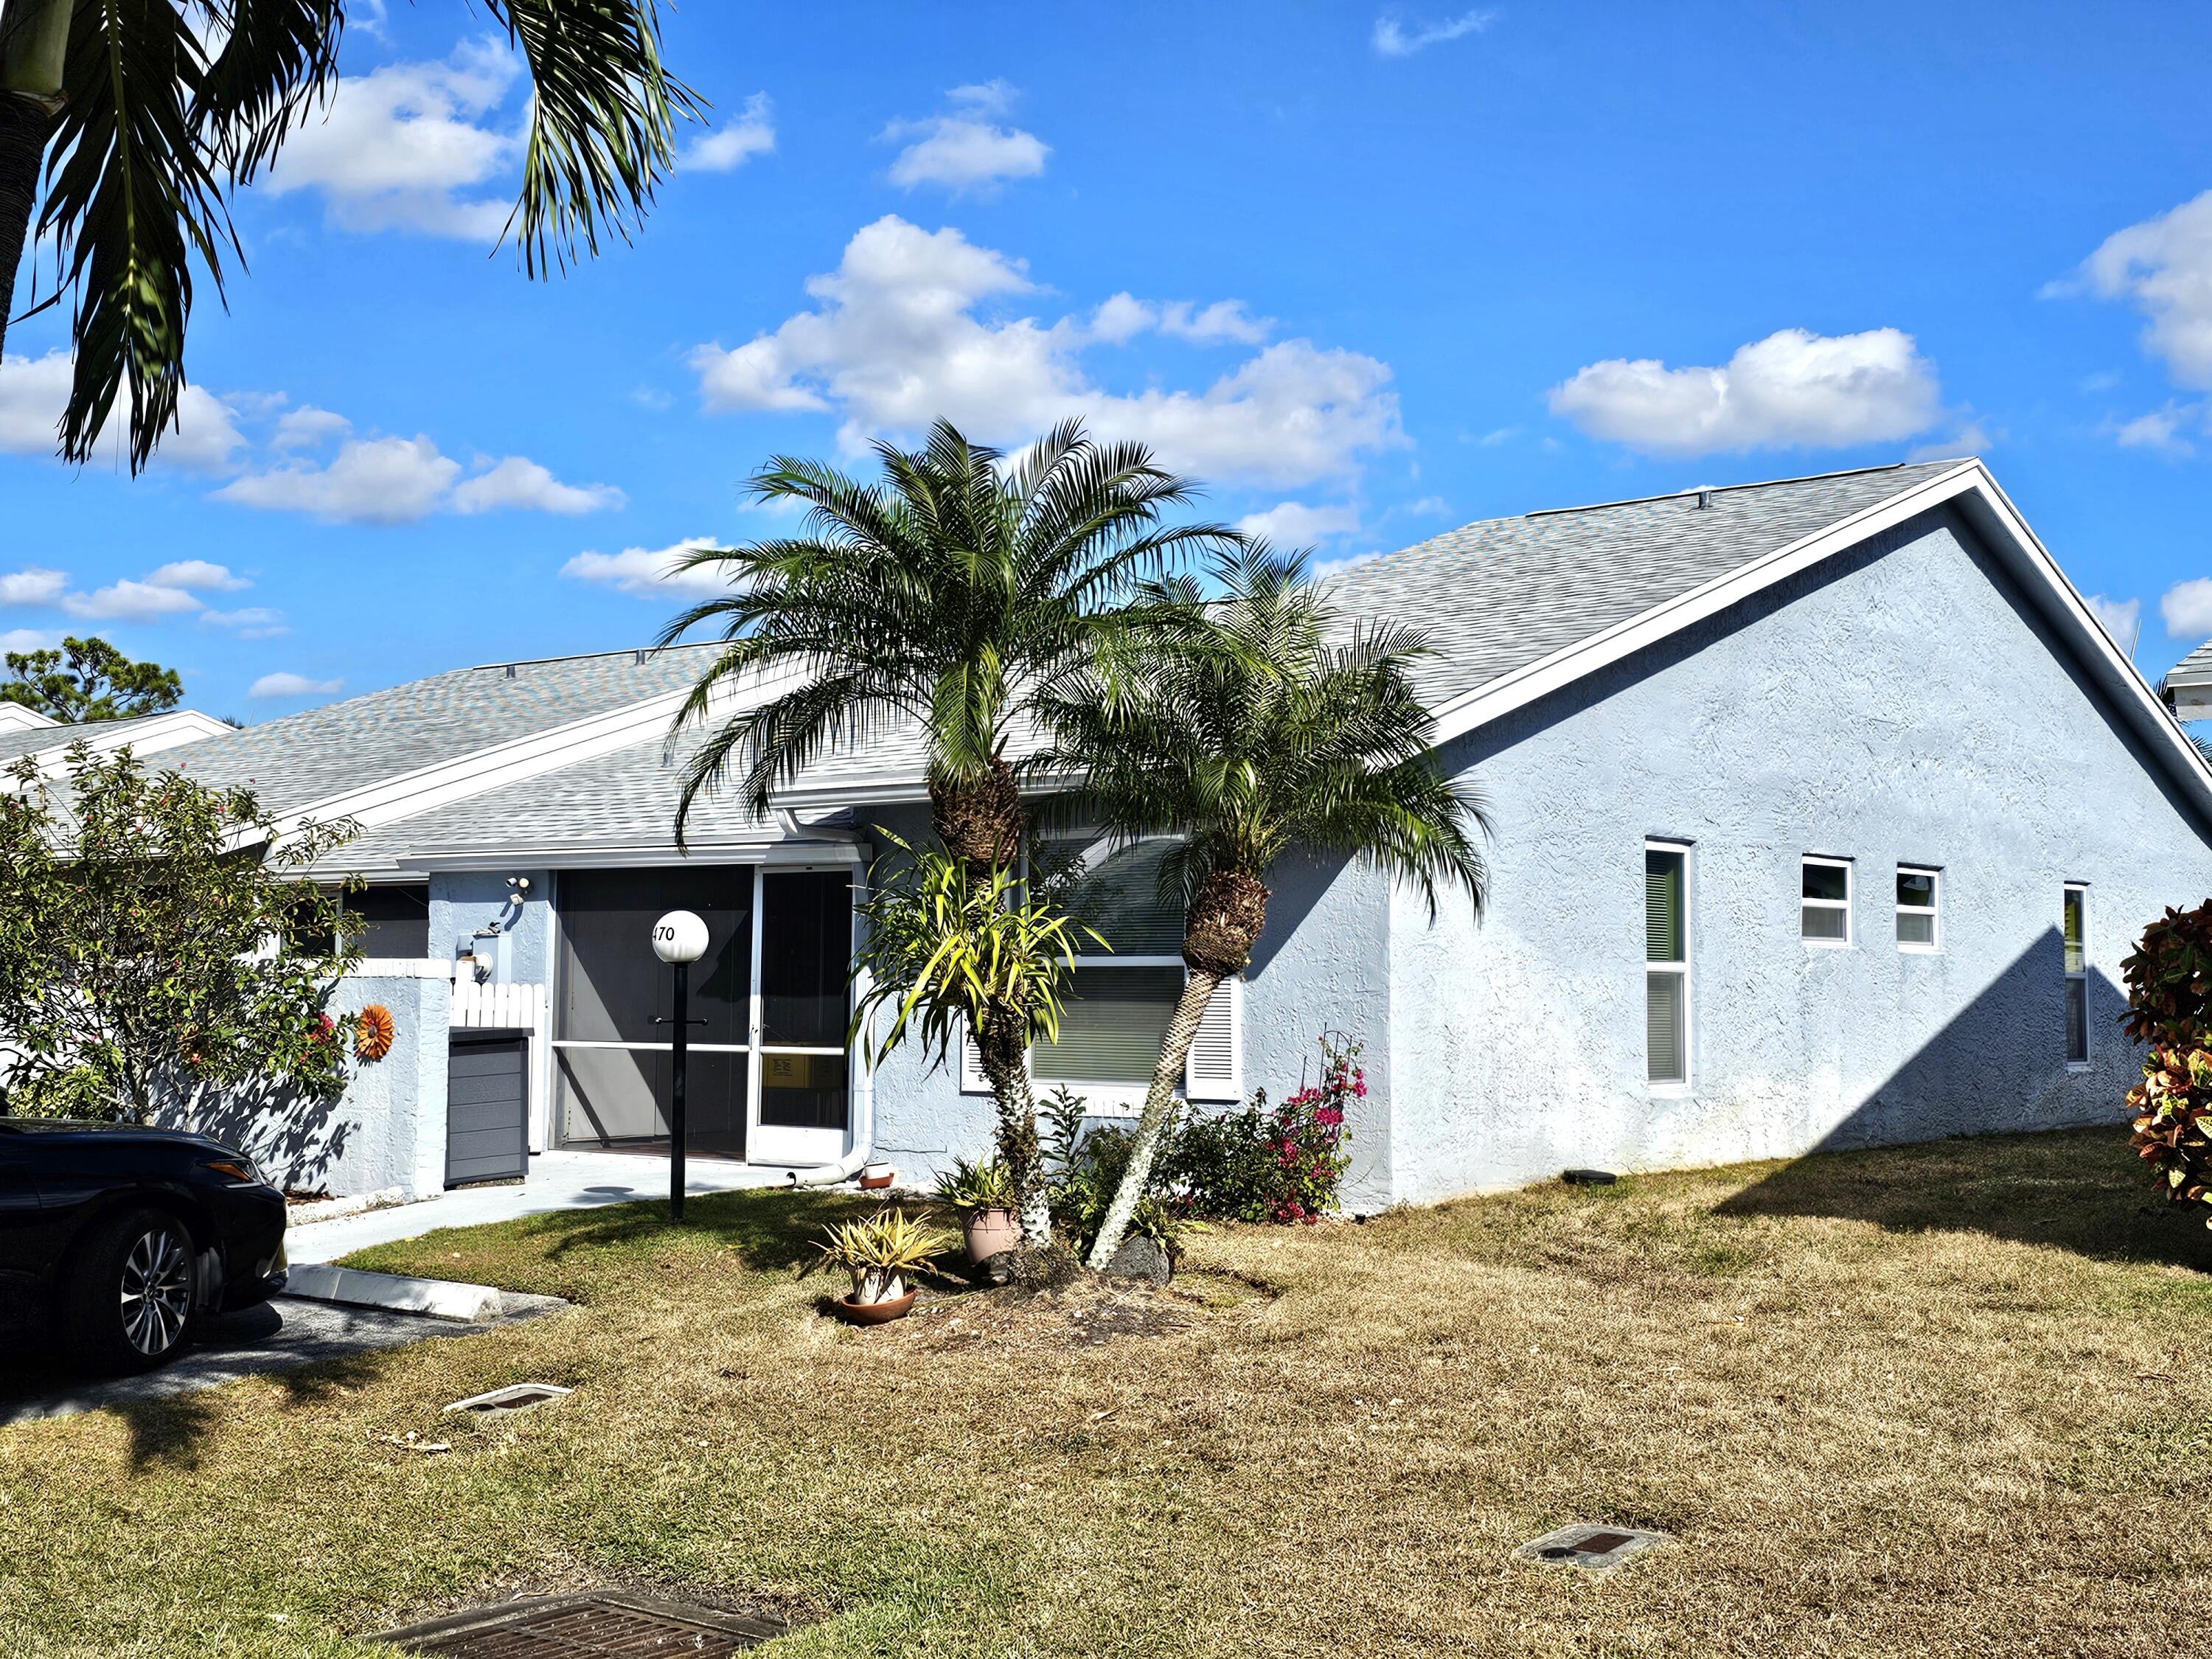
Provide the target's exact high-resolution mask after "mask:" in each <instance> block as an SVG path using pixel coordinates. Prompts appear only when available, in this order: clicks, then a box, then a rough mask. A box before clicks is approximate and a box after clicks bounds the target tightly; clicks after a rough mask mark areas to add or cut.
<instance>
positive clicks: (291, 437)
mask: <svg viewBox="0 0 2212 1659" xmlns="http://www.w3.org/2000/svg"><path fill="white" fill-rule="evenodd" d="M352 430H353V422H351V421H349V420H348V419H346V417H345V416H343V415H338V414H334V413H332V412H331V410H327V409H318V408H316V407H315V406H314V404H301V405H300V406H299V407H298V408H297V409H288V410H285V411H284V412H283V414H282V415H280V416H277V417H276V429H275V431H273V432H272V433H270V437H269V447H270V448H271V449H307V448H312V447H315V446H317V445H319V444H325V443H328V442H329V441H331V439H333V438H343V437H344V436H345V435H346V434H347V433H349V432H350V431H352Z"/></svg>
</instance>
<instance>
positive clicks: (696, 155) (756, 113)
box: [683, 92, 775, 173]
mask: <svg viewBox="0 0 2212 1659" xmlns="http://www.w3.org/2000/svg"><path fill="white" fill-rule="evenodd" d="M772 149H775V106H773V105H771V104H770V103H769V100H768V94H766V93H764V92H757V93H755V94H753V95H752V96H751V97H750V98H748V99H746V100H745V101H744V107H743V108H742V109H740V110H739V111H738V118H737V119H736V120H734V121H732V122H731V123H729V125H726V126H720V127H717V128H715V129H714V131H712V132H709V133H706V134H704V135H702V137H697V138H695V139H693V140H692V141H691V142H690V144H688V145H686V146H685V147H684V157H683V166H684V167H685V168H686V169H687V170H689V171H692V172H698V173H727V172H729V171H731V170H732V168H734V167H743V166H744V164H745V163H746V162H747V161H751V160H752V158H753V157H754V156H756V155H767V154H768V153H769V151H770V150H772Z"/></svg>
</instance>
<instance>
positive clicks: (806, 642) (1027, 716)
mask: <svg viewBox="0 0 2212 1659" xmlns="http://www.w3.org/2000/svg"><path fill="white" fill-rule="evenodd" d="M875 453H876V457H877V459H878V461H879V462H880V463H881V465H882V467H883V479H882V481H881V482H880V483H872V484H868V483H860V481H858V480H857V479H854V478H852V477H848V476H846V475H845V474H844V473H842V472H840V471H837V470H836V469H835V468H833V467H829V466H826V465H823V464H822V463H820V462H817V461H805V460H793V459H786V458H783V457H778V458H776V459H775V460H774V461H772V462H771V463H770V464H769V467H768V468H767V470H766V471H763V472H760V473H758V474H757V475H756V476H755V477H754V478H753V480H752V495H753V497H754V499H755V500H757V501H763V502H775V501H792V502H797V503H799V504H801V505H803V506H804V507H805V508H806V509H807V521H806V524H805V527H804V530H803V532H802V533H801V534H799V535H798V536H795V537H787V538H775V539H772V540H768V541H761V542H755V543H751V544H748V545H746V546H743V547H738V548H733V549H729V550H723V549H719V548H703V549H701V550H698V551H696V552H694V553H691V554H690V555H688V556H686V557H685V558H684V560H683V561H682V562H681V564H680V565H679V566H678V569H679V570H682V571H690V570H697V569H708V570H712V571H714V572H715V573H716V574H720V575H721V576H723V577H724V578H726V580H727V583H728V586H729V591H728V592H727V593H726V594H724V595H723V596H721V597H720V598H718V599H709V600H707V601H705V602H704V603H702V604H700V605H694V606H693V607H692V608H691V609H690V610H689V611H685V612H684V614H683V615H682V616H680V617H678V618H677V619H676V620H675V621H674V622H672V623H670V624H669V625H668V627H667V628H666V629H665V630H664V631H663V633H662V635H661V642H662V643H663V644H664V645H665V644H668V643H670V642H671V641H675V640H677V639H678V638H680V637H681V636H682V635H684V634H686V633H688V632H690V630H691V629H695V628H698V627H700V626H702V625H705V624H713V625H714V626H715V627H716V628H718V629H719V630H720V634H721V636H722V638H723V639H724V640H725V641H726V645H725V647H724V648H723V649H722V650H721V651H720V653H717V655H716V657H715V659H714V662H713V663H712V664H711V665H709V666H708V669H707V671H705V672H704V673H703V674H702V675H701V677H700V678H699V682H698V684H697V685H696V687H694V688H693V690H692V692H691V695H690V698H689V699H687V700H686V702H684V707H683V708H682V709H681V710H680V711H679V713H678V715H677V720H676V726H677V729H678V730H679V731H680V730H681V729H683V728H684V727H685V726H691V725H703V724H705V723H706V722H707V720H708V714H709V713H710V711H711V707H712V705H713V703H714V701H715V700H716V699H717V697H718V695H719V694H720V693H721V692H723V691H724V690H726V689H728V688H731V687H733V686H734V685H736V684H738V682H739V681H741V680H742V679H744V678H746V677H748V676H750V675H752V674H755V673H757V672H759V671H775V670H778V669H784V670H791V671H796V672H797V673H798V675H799V684H797V685H795V686H793V688H792V689H791V690H787V691H784V692H782V693H781V694H780V695H779V696H775V697H774V698H772V699H771V700H769V702H764V703H762V704H760V705H759V706H757V707H755V708H748V709H745V710H743V711H741V712H739V713H738V714H734V715H732V717H730V718H729V719H728V720H726V721H724V722H723V723H722V725H721V726H720V727H718V728H717V729H715V730H714V732H712V733H711V734H710V735H709V736H708V738H706V739H705V741H703V742H702V744H700V745H699V747H698V749H697V750H696V751H695V753H694V754H693V757H692V758H691V761H690V764H689V766H688V768H687V769H686V772H685V775H684V793H683V799H682V802H681V805H679V806H678V812H677V822H676V832H677V839H678V842H679V844H680V843H681V842H682V840H683V835H684V822H685V819H686V818H687V817H688V816H689V814H690V810H691V805H692V803H693V801H694V800H696V799H697V797H698V795H699V793H700V792H701V791H702V790H704V789H708V788H711V787H714V786H715V785H716V784H718V783H720V781H722V780H723V779H724V777H725V776H726V774H727V773H728V771H729V769H730V768H731V765H732V759H733V757H742V761H743V765H744V789H745V793H746V795H747V797H748V798H749V799H750V802H751V804H752V805H753V808H754V810H755V811H766V810H767V809H768V804H769V795H770V793H772V792H773V791H774V790H775V788H776V787H778V786H779V785H781V784H785V783H787V782H789V781H791V780H792V779H793V778H794V777H795V776H796V775H798V774H799V772H800V771H802V770H803V769H805V766H806V764H807V763H809V762H810V761H811V760H812V759H813V758H814V757H816V756H817V755H818V754H820V753H821V752H822V751H823V749H824V748H825V747H826V746H833V745H835V744H837V743H839V742H841V741H844V740H847V739H850V738H856V737H861V736H865V735H867V734H869V733H871V732H878V731H882V730H884V729H885V728H886V727H888V726H892V725H893V724H894V723H895V722H896V721H898V720H902V719H903V720H912V721H914V722H915V724H916V725H917V726H919V727H920V729H921V741H922V743H923V744H924V746H925V748H926V750H927V757H928V760H927V765H928V781H929V801H930V810H931V816H932V818H933V823H934V827H935V829H936V831H937V836H938V839H939V841H941V842H944V844H945V847H946V848H948V849H950V850H951V852H952V853H953V854H955V855H956V856H957V857H959V858H960V859H962V860H964V861H965V862H966V863H967V864H968V865H969V866H970V867H971V868H972V869H973V870H975V871H976V872H979V874H980V872H983V871H986V870H988V869H989V868H991V867H993V866H1004V865H1006V864H1009V863H1011V862H1012V860H1013V859H1014V857H1015V855H1016V854H1017V852H1018V849H1019V847H1020V842H1021V833H1022V829H1023V825H1024V812H1023V807H1022V796H1021V788H1020V784H1019V781H1018V779H1017V778H1016V776H1015V774H1014V768H1013V765H1012V762H1011V761H1010V760H1009V759H1008V757H1007V754H1006V750H1007V745H1008V744H1009V742H1010V741H1011V740H1012V739H1013V738H1016V737H1017V736H1018V735H1019V734H1020V733H1021V732H1022V730H1023V729H1024V727H1026V726H1029V725H1030V722H1031V720H1032V719H1033V716H1034V714H1035V712H1036V711H1035V703H1036V695H1037V692H1038V690H1039V688H1040V687H1041V686H1042V684H1043V683H1044V680H1045V678H1046V677H1047V676H1048V675H1049V674H1050V673H1051V672H1052V671H1054V670H1055V669H1056V668H1058V667H1059V666H1060V665H1063V664H1064V663H1066V662H1067V661H1068V660H1070V659H1073V658H1075V657H1078V656H1081V655H1084V654H1085V653H1096V652H1100V651H1103V652H1106V653H1108V654H1109V656H1110V655H1111V654H1112V653H1113V651H1114V650H1115V648H1116V647H1115V646H1114V644H1113V643H1112V642H1113V641H1126V640H1127V638H1129V637H1130V636H1131V635H1132V634H1133V632H1135V631H1138V630H1139V629H1141V626H1142V624H1143V623H1144V621H1145V619H1146V615H1147V612H1146V609H1145V608H1144V607H1143V606H1137V607H1135V608H1132V605H1131V601H1132V599H1133V598H1135V597H1136V595H1137V593H1138V590H1139V587H1140V586H1142V585H1143V584H1144V583H1145V582H1146V580H1150V579H1156V578H1158V577H1160V576H1161V575H1162V574H1163V573H1164V572H1165V571H1166V570H1167V569H1168V568H1170V566H1172V565H1173V564H1174V563H1175V562H1176V561H1177V560H1179V559H1181V558H1182V557H1183V556H1186V555H1188V554H1190V553H1193V552H1198V551H1206V550H1223V549H1227V548H1231V547H1234V546H1237V545H1239V544H1241V540H1242V538H1240V537H1239V536H1238V535H1237V532H1235V531H1233V530H1231V529H1228V528H1227V527H1225V526H1221V525H1213V524H1195V525H1174V526H1163V525H1162V524H1161V522H1160V517H1161V513H1162V512H1163V511H1164V509H1165V508H1167V507H1174V506H1180V505H1181V504H1182V503H1184V502H1186V501H1189V500H1190V499H1191V498H1192V496H1193V495H1195V494H1196V489H1195V486H1194V485H1193V484H1192V483H1190V482H1189V481H1188V480H1186V479H1183V478H1180V477H1176V476H1174V475H1173V474H1171V473H1169V472H1165V471H1162V470H1161V469H1160V468H1159V467H1158V466H1157V465H1154V464H1153V460H1152V452H1151V451H1149V450H1147V449H1146V448H1145V447H1143V446H1142V445H1140V444H1131V443H1122V444H1103V445H1101V444H1094V443H1093V442H1091V440H1090V439H1088V438H1087V437H1085V435H1084V432H1083V428H1082V426H1081V425H1080V423H1079V422H1074V421H1069V422H1064V423H1063V424H1061V425H1060V426H1058V427H1055V428H1054V429H1053V430H1052V431H1051V432H1049V433H1048V434H1047V435H1045V436H1044V437H1043V438H1042V439H1040V440H1039V441H1037V442H1036V444H1035V445H1033V446H1031V447H1030V448H1029V449H1028V450H1027V451H1025V452H1024V453H1023V454H1022V455H1020V456H1019V457H1018V458H1016V459H1011V460H1009V459H1006V458H1005V457H1003V456H1002V455H1001V454H1000V452H999V451H997V450H995V449H990V448H987V447H984V446H982V445H981V444H975V443H970V442H969V441H968V440H967V439H966V438H965V437H963V436H962V435H961V434H960V433H959V432H958V431H957V430H956V429H955V428H953V427H952V426H951V425H950V424H949V423H947V422H943V421H939V422H937V423H936V424H935V425H934V426H933V427H932V428H930V433H929V441H928V443H927V446H926V447H924V448H922V449H921V450H920V451H915V452H909V451H907V450H902V449H899V448H896V447H894V446H892V445H890V444H888V443H878V444H877V445H876V446H875Z"/></svg>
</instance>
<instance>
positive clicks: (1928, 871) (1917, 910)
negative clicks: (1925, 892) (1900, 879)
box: [1896, 864, 1943, 957]
mask: <svg viewBox="0 0 2212 1659" xmlns="http://www.w3.org/2000/svg"><path fill="white" fill-rule="evenodd" d="M1897 873H1898V874H1899V875H1900V876H1925V877H1927V878H1928V881H1929V890H1930V891H1931V892H1932V893H1933V894H1934V895H1935V899H1936V902H1934V903H1933V904H1899V905H1898V906H1897V907H1896V910H1897V914H1898V915H1900V916H1925V917H1927V918H1928V943H1927V944H1925V945H1921V944H1917V943H1915V942H1912V941H1909V940H1907V939H1905V936H1904V934H1902V933H1899V935H1898V938H1897V948H1898V949H1899V950H1900V951H1906V952H1908V953H1910V954H1911V955H1913V956H1922V957H1932V956H1935V955H1936V954H1937V953H1938V952H1939V951H1942V948H1943V871H1942V866H1939V865H1934V864H1900V865H1899V866H1897Z"/></svg>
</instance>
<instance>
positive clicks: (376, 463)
mask: <svg viewBox="0 0 2212 1659" xmlns="http://www.w3.org/2000/svg"><path fill="white" fill-rule="evenodd" d="M460 473H461V464H460V463H459V461H456V460H453V459H451V458H450V457H448V456H446V455H443V454H441V453H439V450H438V446H437V445H435V443H433V442H431V441H430V440H429V439H428V438H426V437H414V438H349V439H348V440H347V441H345V442H343V443H342V444H340V445H339V446H338V452H337V454H336V455H334V456H333V457H331V460H330V462H329V463H328V464H327V465H320V466H319V465H314V464H313V463H312V462H308V461H290V462H287V463H286V464H284V465H282V466H277V467H272V468H270V470H269V471H264V472H249V473H247V474H246V476H245V477H240V478H234V479H233V480H231V482H230V483H227V484H225V485H224V486H223V487H222V489H218V490H216V497H217V498H218V499H219V500H222V501H237V502H239V503H240V504H241V505H243V506H246V507H270V508H275V509H277V510H279V511H283V512H288V513H312V514H313V516H314V517H316V518H318V519H321V520H324V521H325V522H326V523H331V524H412V523H413V522H414V521H415V520H417V519H421V518H424V517H427V516H428V514H429V513H432V512H434V511H435V510H436V508H437V507H438V506H439V505H440V503H441V501H443V500H444V499H445V496H446V493H447V490H449V489H452V488H453V480H454V479H456V478H458V477H460Z"/></svg>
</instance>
